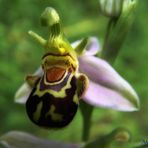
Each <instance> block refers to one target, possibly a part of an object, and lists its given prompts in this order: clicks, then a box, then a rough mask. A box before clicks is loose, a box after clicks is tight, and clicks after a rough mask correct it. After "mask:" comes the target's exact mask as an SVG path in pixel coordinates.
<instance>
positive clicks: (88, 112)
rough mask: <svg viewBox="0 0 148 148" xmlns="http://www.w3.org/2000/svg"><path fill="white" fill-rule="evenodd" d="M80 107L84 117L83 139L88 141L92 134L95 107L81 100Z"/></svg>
mask: <svg viewBox="0 0 148 148" xmlns="http://www.w3.org/2000/svg"><path fill="white" fill-rule="evenodd" d="M80 109H81V113H82V117H83V127H82V128H83V129H82V130H83V131H82V141H87V140H88V139H89V136H90V128H91V117H92V113H93V109H94V107H93V106H90V105H88V104H87V103H85V102H83V101H81V103H80Z"/></svg>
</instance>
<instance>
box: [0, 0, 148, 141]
mask: <svg viewBox="0 0 148 148" xmlns="http://www.w3.org/2000/svg"><path fill="white" fill-rule="evenodd" d="M47 6H52V7H54V8H55V9H57V11H58V12H59V14H60V17H61V19H62V25H63V27H64V30H65V33H66V35H67V37H68V38H69V40H70V41H71V42H72V41H74V40H76V39H80V38H83V37H86V36H97V37H98V38H99V40H100V42H102V41H103V38H104V35H105V30H106V25H107V18H105V17H104V16H102V15H101V13H100V10H99V5H98V0H90V1H89V0H87V1H86V0H61V1H60V0H13V1H10V0H0V135H2V134H4V133H6V132H8V131H12V130H21V131H26V132H30V133H34V134H36V135H38V136H41V137H48V138H49V139H56V140H62V141H73V142H74V141H80V140H81V131H82V118H81V113H80V111H78V114H77V116H76V117H75V119H74V121H73V122H72V123H71V124H70V125H69V126H68V127H66V128H65V129H62V130H56V131H54V130H44V129H41V128H38V127H36V126H35V125H33V124H32V123H31V121H30V120H29V119H28V117H27V115H26V112H25V107H24V106H23V105H20V104H15V103H14V94H15V92H16V90H17V89H18V88H19V86H20V85H21V84H22V83H23V82H24V77H25V75H26V74H27V73H33V72H34V71H35V69H37V67H38V66H39V64H40V62H41V57H42V54H43V50H42V49H41V47H40V46H39V45H38V44H37V43H35V42H34V41H33V40H32V39H31V38H30V37H29V36H28V34H27V31H28V30H30V29H32V30H34V31H35V32H37V33H39V34H41V35H42V36H45V37H46V36H47V33H46V30H45V28H42V27H40V23H39V16H40V14H41V13H42V11H43V10H44V8H45V7H47ZM147 6H148V1H147V0H143V1H139V4H138V7H137V11H136V18H135V21H134V23H133V26H132V28H131V30H130V31H129V34H128V36H127V38H126V41H125V43H124V45H123V47H122V49H121V51H120V53H119V56H118V58H117V60H116V61H115V64H114V67H115V69H116V70H117V71H118V72H119V73H120V74H121V75H122V76H123V77H124V78H125V79H127V80H128V81H129V82H130V83H131V84H132V86H133V87H134V88H135V90H136V91H137V93H138V94H139V97H140V102H141V109H140V111H139V112H131V113H128V112H117V111H113V110H109V109H103V108H97V109H95V111H94V113H93V119H92V125H93V126H92V128H91V137H96V136H99V135H102V134H106V133H108V132H110V131H112V130H113V129H115V128H116V127H125V128H127V129H129V130H130V131H131V134H132V138H133V141H141V140H142V139H146V138H147V139H148V117H147V113H148V112H147V111H148V110H147V106H148V101H147V92H148V62H147V61H148V27H147V26H148V19H147V18H148V13H147Z"/></svg>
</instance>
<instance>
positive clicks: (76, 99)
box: [73, 94, 79, 104]
mask: <svg viewBox="0 0 148 148" xmlns="http://www.w3.org/2000/svg"><path fill="white" fill-rule="evenodd" d="M73 102H74V103H76V104H79V99H78V96H77V94H75V95H74V97H73Z"/></svg>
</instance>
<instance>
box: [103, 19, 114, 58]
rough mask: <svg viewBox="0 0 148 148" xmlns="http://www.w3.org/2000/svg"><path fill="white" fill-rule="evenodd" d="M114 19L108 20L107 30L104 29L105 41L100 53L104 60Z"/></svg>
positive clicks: (106, 55) (106, 56)
mask: <svg viewBox="0 0 148 148" xmlns="http://www.w3.org/2000/svg"><path fill="white" fill-rule="evenodd" d="M115 22H116V20H115V18H110V19H109V21H108V24H107V29H106V34H105V39H104V44H103V50H102V51H103V52H102V57H103V58H105V59H108V44H109V39H110V33H111V29H112V27H113V26H114V25H115Z"/></svg>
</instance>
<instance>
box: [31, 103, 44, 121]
mask: <svg viewBox="0 0 148 148" xmlns="http://www.w3.org/2000/svg"><path fill="white" fill-rule="evenodd" d="M42 107H43V102H42V101H41V102H40V103H39V104H37V109H36V111H35V112H34V113H33V119H34V121H36V122H38V120H39V118H40V115H41V109H42Z"/></svg>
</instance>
